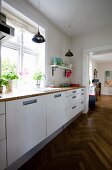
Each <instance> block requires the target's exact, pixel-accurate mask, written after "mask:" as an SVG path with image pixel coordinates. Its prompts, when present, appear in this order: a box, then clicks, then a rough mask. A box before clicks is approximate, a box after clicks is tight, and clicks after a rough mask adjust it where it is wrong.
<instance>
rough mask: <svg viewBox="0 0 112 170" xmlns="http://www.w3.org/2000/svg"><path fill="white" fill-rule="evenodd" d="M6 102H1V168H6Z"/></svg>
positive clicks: (0, 169)
mask: <svg viewBox="0 0 112 170" xmlns="http://www.w3.org/2000/svg"><path fill="white" fill-rule="evenodd" d="M5 127H6V126H5V102H0V170H3V169H5V168H6V129H5Z"/></svg>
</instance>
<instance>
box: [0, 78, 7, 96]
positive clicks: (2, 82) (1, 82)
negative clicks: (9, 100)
mask: <svg viewBox="0 0 112 170" xmlns="http://www.w3.org/2000/svg"><path fill="white" fill-rule="evenodd" d="M7 84H8V81H7V80H5V79H0V93H2V92H3V86H7Z"/></svg>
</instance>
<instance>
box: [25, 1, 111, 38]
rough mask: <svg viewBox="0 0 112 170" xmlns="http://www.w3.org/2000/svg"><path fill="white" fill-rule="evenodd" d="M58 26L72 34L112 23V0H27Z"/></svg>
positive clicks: (83, 32)
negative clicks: (69, 29) (69, 28)
mask: <svg viewBox="0 0 112 170" xmlns="http://www.w3.org/2000/svg"><path fill="white" fill-rule="evenodd" d="M27 1H28V2H29V3H30V5H32V6H34V7H35V8H36V9H37V10H38V1H39V11H40V12H41V13H42V14H43V15H44V16H46V17H47V18H48V19H49V20H50V21H52V22H53V23H54V24H55V25H56V26H58V27H59V28H60V29H61V30H62V31H64V32H65V33H68V26H69V25H70V27H71V35H72V36H75V35H80V34H85V33H88V32H91V31H94V30H96V29H100V28H102V27H104V26H107V25H108V26H109V25H112V0H27Z"/></svg>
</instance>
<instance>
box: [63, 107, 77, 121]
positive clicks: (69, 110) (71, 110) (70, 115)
mask: <svg viewBox="0 0 112 170" xmlns="http://www.w3.org/2000/svg"><path fill="white" fill-rule="evenodd" d="M76 114H77V105H73V106H70V107H69V108H67V109H66V122H67V121H69V120H70V119H72V118H73V117H74V116H75V115H76Z"/></svg>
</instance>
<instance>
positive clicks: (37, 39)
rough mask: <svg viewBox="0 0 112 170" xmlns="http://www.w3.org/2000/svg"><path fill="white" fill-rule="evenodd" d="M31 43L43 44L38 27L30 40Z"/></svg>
mask: <svg viewBox="0 0 112 170" xmlns="http://www.w3.org/2000/svg"><path fill="white" fill-rule="evenodd" d="M32 41H33V42H35V43H43V42H45V38H44V37H43V36H42V35H41V34H40V31H39V27H38V33H37V34H36V35H34V37H33V38H32Z"/></svg>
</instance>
